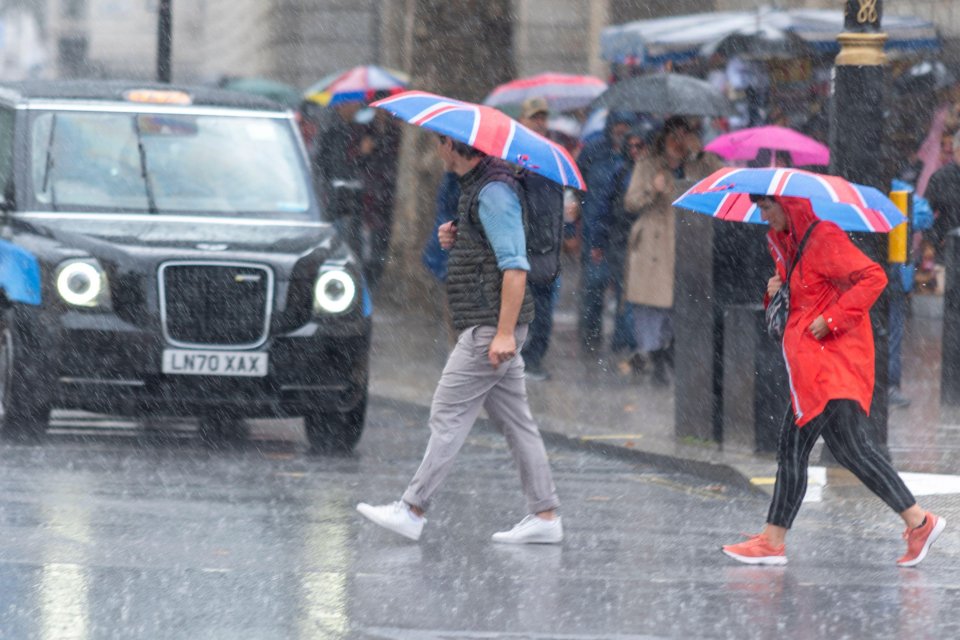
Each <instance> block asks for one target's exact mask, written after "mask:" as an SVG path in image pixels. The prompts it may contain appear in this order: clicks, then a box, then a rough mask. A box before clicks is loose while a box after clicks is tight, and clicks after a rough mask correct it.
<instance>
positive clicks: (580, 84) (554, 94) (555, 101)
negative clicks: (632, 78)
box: [483, 73, 607, 111]
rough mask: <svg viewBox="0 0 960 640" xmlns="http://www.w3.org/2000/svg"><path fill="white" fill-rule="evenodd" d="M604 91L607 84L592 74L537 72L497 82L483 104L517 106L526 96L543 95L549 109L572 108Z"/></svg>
mask: <svg viewBox="0 0 960 640" xmlns="http://www.w3.org/2000/svg"><path fill="white" fill-rule="evenodd" d="M606 90H607V83H606V82H604V81H603V80H601V79H600V78H595V77H593V76H579V75H571V74H567V73H541V74H539V75H535V76H530V77H527V78H518V79H517V80H511V81H510V82H506V83H504V84H501V85H500V86H498V87H496V88H495V89H494V90H493V91H491V92H490V95H488V96H487V97H486V98H484V100H483V104H485V105H488V106H491V107H503V106H508V105H519V104H520V103H522V102H523V101H524V100H526V99H528V98H543V99H545V100H546V101H547V104H548V105H549V106H550V110H551V111H572V110H574V109H579V108H581V107H585V106H587V105H588V104H590V103H591V102H592V101H593V99H594V98H596V97H597V96H599V95H600V94H601V93H603V92H604V91H606Z"/></svg>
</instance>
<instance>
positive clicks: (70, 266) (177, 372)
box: [0, 81, 372, 450]
mask: <svg viewBox="0 0 960 640" xmlns="http://www.w3.org/2000/svg"><path fill="white" fill-rule="evenodd" d="M0 182H2V185H3V188H2V191H0V216H2V237H0V312H2V315H0V425H2V432H3V433H4V434H5V435H16V436H19V437H24V436H37V435H39V434H41V433H43V432H44V431H45V429H46V428H47V425H48V421H49V418H50V413H51V410H52V409H53V408H60V409H75V410H86V411H93V412H99V413H109V414H119V415H125V416H196V417H198V418H199V424H200V428H201V433H204V434H207V435H212V436H216V437H223V436H228V435H231V433H232V432H233V430H235V429H242V419H243V418H255V417H281V416H290V417H295V416H303V418H304V424H305V427H306V433H307V435H308V438H309V440H310V443H311V445H312V446H313V447H314V448H315V449H320V450H349V449H352V447H353V446H354V445H355V444H356V442H357V440H358V439H359V438H360V435H361V432H362V429H363V424H364V417H365V413H366V406H367V380H368V353H369V346H370V331H371V319H370V315H371V311H372V309H371V302H370V298H369V295H368V292H367V290H366V287H365V284H364V281H363V277H362V274H361V270H360V267H359V265H358V263H357V260H356V258H355V257H354V256H353V255H352V254H351V253H350V251H349V249H348V248H347V247H346V245H345V244H344V243H343V242H342V241H341V240H340V238H339V237H338V236H337V234H336V231H335V230H334V227H333V225H332V224H331V223H330V221H329V220H327V219H326V218H325V215H324V212H323V211H322V210H321V208H320V206H319V205H318V202H317V199H316V195H315V193H314V189H313V183H312V180H311V175H310V168H309V163H308V161H307V158H306V155H305V152H304V149H303V145H302V141H301V138H300V136H299V134H298V129H297V125H296V123H295V121H294V119H293V116H292V114H291V113H290V112H288V111H285V110H284V109H283V108H282V107H280V106H278V105H276V104H275V103H273V102H271V101H268V100H265V99H261V98H258V97H256V96H248V95H245V94H239V93H233V92H228V91H222V90H214V89H207V88H195V87H176V86H170V85H151V84H143V83H123V82H114V81H89V82H87V81H77V82H30V83H0Z"/></svg>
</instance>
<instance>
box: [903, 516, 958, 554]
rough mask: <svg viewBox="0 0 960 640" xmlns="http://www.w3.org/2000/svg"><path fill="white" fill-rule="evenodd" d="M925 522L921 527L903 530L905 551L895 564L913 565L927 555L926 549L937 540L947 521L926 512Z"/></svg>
mask: <svg viewBox="0 0 960 640" xmlns="http://www.w3.org/2000/svg"><path fill="white" fill-rule="evenodd" d="M926 518H927V522H926V524H924V525H923V526H921V527H915V528H913V529H911V528H909V527H908V528H907V530H906V531H904V532H903V539H904V540H906V541H907V552H906V553H905V554H903V557H902V558H900V559H899V560H897V565H898V566H901V567H915V566H917V565H918V564H920V562H921V561H922V560H923V559H924V558H926V557H927V551H929V550H930V547H932V546H933V543H934V542H936V541H937V538H939V537H940V534H941V533H943V529H944V527H946V526H947V521H946V520H944V519H943V518H941V517H940V516H935V515H933V514H932V513H930V512H929V511H928V512H927V516H926Z"/></svg>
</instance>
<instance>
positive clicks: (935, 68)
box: [893, 60, 957, 94]
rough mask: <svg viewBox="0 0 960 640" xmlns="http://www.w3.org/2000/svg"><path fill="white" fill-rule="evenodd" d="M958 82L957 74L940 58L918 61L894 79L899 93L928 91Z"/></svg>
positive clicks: (937, 89) (894, 84)
mask: <svg viewBox="0 0 960 640" xmlns="http://www.w3.org/2000/svg"><path fill="white" fill-rule="evenodd" d="M956 83H957V78H956V76H954V75H953V73H951V72H950V70H949V69H948V68H947V66H946V65H945V64H943V63H942V62H940V61H939V60H924V61H923V62H918V63H917V64H915V65H913V66H912V67H910V68H909V69H907V70H906V71H904V72H903V73H901V74H900V76H899V77H897V79H896V80H894V81H893V88H894V90H895V91H896V92H897V93H900V94H909V93H927V92H931V91H939V90H941V89H945V88H947V87H951V86H953V85H955V84H956Z"/></svg>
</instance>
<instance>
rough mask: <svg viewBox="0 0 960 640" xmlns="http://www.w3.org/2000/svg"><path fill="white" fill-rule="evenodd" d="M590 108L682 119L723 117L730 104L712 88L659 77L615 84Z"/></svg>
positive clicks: (689, 80) (676, 75) (677, 76)
mask: <svg viewBox="0 0 960 640" xmlns="http://www.w3.org/2000/svg"><path fill="white" fill-rule="evenodd" d="M590 107H591V109H603V108H606V109H610V110H611V111H639V112H642V113H669V114H673V115H682V116H723V115H728V114H730V113H731V111H732V109H731V108H730V102H729V101H728V100H727V99H726V97H724V95H723V94H722V93H720V92H719V91H717V90H716V89H715V88H714V87H713V85H711V84H710V83H708V82H704V81H703V80H698V79H697V78H693V77H691V76H685V75H681V74H679V73H660V74H656V75H649V76H642V77H639V78H629V79H627V80H623V81H621V82H616V83H614V84H613V85H612V86H611V87H610V88H609V89H607V90H606V91H605V92H604V93H603V94H601V95H600V97H598V98H597V99H596V100H594V101H593V103H592V104H591V105H590Z"/></svg>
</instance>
